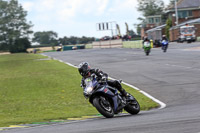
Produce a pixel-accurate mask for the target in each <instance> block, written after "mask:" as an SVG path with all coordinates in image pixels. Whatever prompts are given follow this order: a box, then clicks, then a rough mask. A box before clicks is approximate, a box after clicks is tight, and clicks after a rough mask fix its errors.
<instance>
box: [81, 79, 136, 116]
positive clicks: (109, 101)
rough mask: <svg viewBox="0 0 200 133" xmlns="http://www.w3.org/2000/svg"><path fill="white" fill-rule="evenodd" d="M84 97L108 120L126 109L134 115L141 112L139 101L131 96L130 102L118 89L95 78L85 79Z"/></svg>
mask: <svg viewBox="0 0 200 133" xmlns="http://www.w3.org/2000/svg"><path fill="white" fill-rule="evenodd" d="M84 82H85V85H86V87H85V88H84V96H85V97H86V98H89V102H90V103H91V104H92V105H93V106H94V107H95V108H96V109H97V110H98V112H99V113H101V114H102V115H103V116H104V117H106V118H112V117H113V116H114V114H118V113H120V112H122V111H123V109H125V110H126V111H127V112H128V113H130V114H132V115H134V114H138V113H139V111H140V105H139V103H138V102H137V100H136V99H135V98H134V97H133V96H132V95H130V94H129V99H128V101H127V100H126V99H125V98H124V97H122V95H121V94H120V93H118V91H117V89H116V88H113V87H111V86H109V85H108V84H107V82H106V81H97V79H96V77H95V76H91V77H89V78H86V79H85V81H84Z"/></svg>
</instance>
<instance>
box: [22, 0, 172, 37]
mask: <svg viewBox="0 0 200 133" xmlns="http://www.w3.org/2000/svg"><path fill="white" fill-rule="evenodd" d="M19 2H20V4H22V6H23V7H24V9H25V10H26V11H28V16H27V20H28V21H31V22H32V23H33V24H34V27H33V30H34V31H35V32H36V31H49V30H53V31H55V32H57V33H58V36H59V37H63V36H67V37H69V36H78V37H82V36H87V37H102V36H105V35H108V36H111V31H97V29H96V24H97V23H101V22H110V21H115V22H116V23H117V24H119V26H120V28H121V33H122V34H125V32H126V27H125V22H127V23H128V25H129V29H133V30H135V27H134V24H135V23H138V20H137V18H138V17H139V16H140V14H139V13H138V11H137V9H136V7H137V0H19ZM164 2H165V4H168V3H169V0H164Z"/></svg>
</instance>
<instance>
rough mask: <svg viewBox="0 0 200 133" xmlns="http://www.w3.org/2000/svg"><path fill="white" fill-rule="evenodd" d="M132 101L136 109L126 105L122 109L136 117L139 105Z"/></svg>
mask: <svg viewBox="0 0 200 133" xmlns="http://www.w3.org/2000/svg"><path fill="white" fill-rule="evenodd" d="M134 100H135V101H134V102H135V103H136V104H137V108H134V107H133V105H131V104H128V105H126V107H124V109H125V110H126V111H127V112H128V113H130V114H132V115H136V114H138V113H139V112H140V105H139V103H138V101H137V100H136V99H134Z"/></svg>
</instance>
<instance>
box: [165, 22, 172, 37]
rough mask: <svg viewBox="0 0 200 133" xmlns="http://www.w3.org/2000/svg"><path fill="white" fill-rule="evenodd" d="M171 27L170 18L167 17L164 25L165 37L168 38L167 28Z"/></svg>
mask: <svg viewBox="0 0 200 133" xmlns="http://www.w3.org/2000/svg"><path fill="white" fill-rule="evenodd" d="M171 27H172V20H171V19H170V18H168V19H167V22H166V27H165V34H166V36H167V38H169V29H170V28H171Z"/></svg>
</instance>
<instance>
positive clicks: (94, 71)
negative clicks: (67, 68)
mask: <svg viewBox="0 0 200 133" xmlns="http://www.w3.org/2000/svg"><path fill="white" fill-rule="evenodd" d="M92 74H95V75H96V76H97V80H98V81H99V80H101V79H102V78H107V77H108V74H106V73H104V72H103V71H101V70H100V69H90V74H89V75H90V76H91V75H92ZM86 78H87V77H86ZM84 80H85V77H83V78H82V80H81V86H82V87H85V83H84ZM107 83H108V85H109V86H111V87H114V88H117V90H118V91H119V92H120V93H121V94H122V95H123V96H127V92H126V91H125V90H124V89H123V88H122V86H121V84H120V82H119V81H118V80H107Z"/></svg>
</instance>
